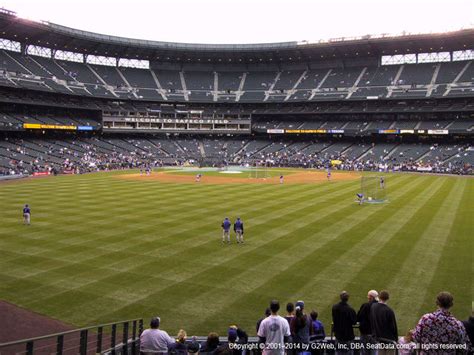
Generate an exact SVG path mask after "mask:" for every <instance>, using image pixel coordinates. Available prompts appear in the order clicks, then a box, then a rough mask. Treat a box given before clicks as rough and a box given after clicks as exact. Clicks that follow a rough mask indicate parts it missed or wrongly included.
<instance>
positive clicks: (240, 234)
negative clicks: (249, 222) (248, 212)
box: [234, 217, 244, 243]
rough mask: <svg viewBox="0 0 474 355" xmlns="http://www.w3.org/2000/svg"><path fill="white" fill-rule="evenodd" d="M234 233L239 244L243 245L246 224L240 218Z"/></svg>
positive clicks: (236, 222)
mask: <svg viewBox="0 0 474 355" xmlns="http://www.w3.org/2000/svg"><path fill="white" fill-rule="evenodd" d="M234 232H235V236H236V237H237V243H243V242H244V222H242V220H241V219H240V217H237V220H236V221H235V223H234Z"/></svg>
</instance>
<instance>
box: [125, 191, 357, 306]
mask: <svg viewBox="0 0 474 355" xmlns="http://www.w3.org/2000/svg"><path fill="white" fill-rule="evenodd" d="M351 196H352V193H351ZM183 260H187V258H183ZM227 264H228V262H227ZM182 268H183V267H182V266H181V267H180V269H182ZM216 270H217V272H219V270H218V269H216ZM202 274H207V275H211V276H212V277H211V278H212V280H211V284H219V280H217V281H216V280H215V277H216V275H220V274H219V273H216V272H211V271H210V270H207V269H204V270H203V272H202ZM190 278H191V279H196V280H197V281H196V282H200V283H202V276H201V275H195V274H192V275H191V277H190ZM182 282H183V283H184V280H183V281H182ZM188 286H189V285H188ZM176 287H178V286H176ZM194 287H195V288H197V286H196V285H194ZM209 287H211V286H205V288H206V289H208V288H209ZM165 291H166V292H167V291H168V290H163V292H165ZM159 296H160V295H158V294H156V295H152V296H151V297H152V298H153V297H154V298H160V297H159ZM184 297H185V298H189V296H188V295H187V293H186V294H185V296H184ZM143 301H144V300H140V301H138V302H137V303H142V302H143ZM172 302H177V300H176V299H174V301H172ZM162 305H163V302H162V303H160V306H162ZM131 306H135V305H131ZM128 307H130V306H127V308H128ZM166 309H167V307H165V310H166Z"/></svg>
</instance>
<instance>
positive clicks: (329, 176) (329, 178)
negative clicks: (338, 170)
mask: <svg viewBox="0 0 474 355" xmlns="http://www.w3.org/2000/svg"><path fill="white" fill-rule="evenodd" d="M327 178H328V181H330V180H331V170H329V169H328V175H327Z"/></svg>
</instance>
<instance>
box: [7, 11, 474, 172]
mask: <svg viewBox="0 0 474 355" xmlns="http://www.w3.org/2000/svg"><path fill="white" fill-rule="evenodd" d="M473 61H474V29H465V30H460V31H456V32H450V33H440V34H419V35H410V34H405V35H400V36H390V35H381V36H364V37H359V38H339V39H333V40H328V41H320V42H317V43H308V42H304V43H303V42H302V43H299V42H285V43H271V44H242V45H208V44H184V43H168V42H157V41H145V40H137V39H128V38H121V37H115V36H106V35H101V34H96V33H91V32H85V31H80V30H76V29H72V28H68V27H64V26H59V25H56V24H52V23H46V22H34V21H29V20H25V19H21V18H19V17H17V16H16V14H15V13H13V12H10V11H7V10H2V11H1V12H0V107H1V111H0V131H1V134H2V138H1V140H0V171H1V172H3V173H4V174H14V173H24V172H27V173H45V172H48V171H58V172H75V171H87V170H94V169H97V168H118V167H139V166H142V165H162V164H182V163H184V162H186V161H194V162H199V163H201V164H207V165H226V164H256V163H258V164H261V163H265V164H268V165H281V166H301V167H319V168H323V167H327V166H328V164H332V165H334V164H335V168H339V169H370V170H378V169H394V170H414V171H431V172H441V173H458V174H472V173H473V170H472V165H473V163H474V145H473V144H472V137H473V133H474V64H473Z"/></svg>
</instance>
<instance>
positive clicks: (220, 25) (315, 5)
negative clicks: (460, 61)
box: [0, 0, 474, 43]
mask: <svg viewBox="0 0 474 355" xmlns="http://www.w3.org/2000/svg"><path fill="white" fill-rule="evenodd" d="M0 7H3V8H5V9H8V10H12V11H15V12H17V14H18V15H19V16H21V17H25V18H29V19H32V20H44V21H50V22H54V23H57V24H60V25H64V26H69V27H73V28H77V29H81V30H86V31H93V32H98V33H102V34H109V35H116V36H123V37H130V38H140V39H149V40H158V41H170V42H187V43H268V42H286V41H304V40H307V41H316V40H319V39H329V38H338V37H351V36H361V35H366V34H382V33H390V34H400V33H402V32H403V31H406V32H410V33H421V32H423V33H430V32H445V31H449V30H456V29H460V28H463V27H464V28H465V27H473V26H474V0H443V1H441V0H0Z"/></svg>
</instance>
